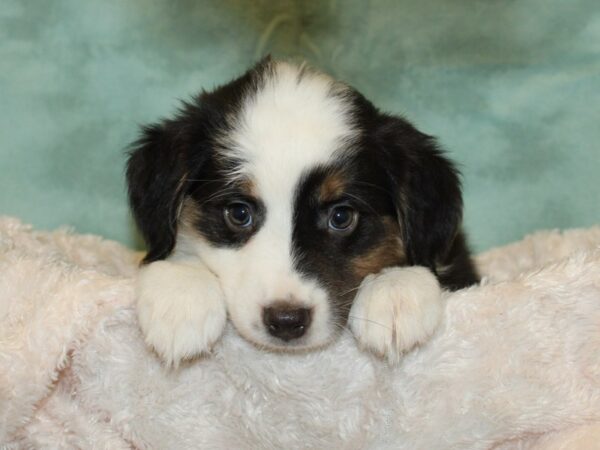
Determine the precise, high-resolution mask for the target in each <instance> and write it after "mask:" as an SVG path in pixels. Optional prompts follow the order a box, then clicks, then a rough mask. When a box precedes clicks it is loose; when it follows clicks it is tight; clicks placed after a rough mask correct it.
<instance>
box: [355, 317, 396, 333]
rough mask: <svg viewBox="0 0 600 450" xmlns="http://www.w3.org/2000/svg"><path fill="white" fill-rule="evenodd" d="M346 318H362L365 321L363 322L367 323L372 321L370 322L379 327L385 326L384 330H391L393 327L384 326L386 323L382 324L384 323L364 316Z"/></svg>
mask: <svg viewBox="0 0 600 450" xmlns="http://www.w3.org/2000/svg"><path fill="white" fill-rule="evenodd" d="M348 318H350V319H354V320H363V321H365V322H369V323H372V324H374V325H379V326H380V327H383V328H385V329H386V330H392V331H393V330H394V329H393V328H391V327H388V326H386V325H384V324H382V323H379V322H377V321H375V320H371V319H365V318H364V317H357V316H348Z"/></svg>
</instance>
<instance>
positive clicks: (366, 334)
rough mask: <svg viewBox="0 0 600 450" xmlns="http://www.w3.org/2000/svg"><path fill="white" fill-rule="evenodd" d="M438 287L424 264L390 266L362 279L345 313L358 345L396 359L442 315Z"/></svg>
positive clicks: (432, 328) (425, 335) (422, 339)
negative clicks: (347, 315) (348, 312)
mask: <svg viewBox="0 0 600 450" xmlns="http://www.w3.org/2000/svg"><path fill="white" fill-rule="evenodd" d="M441 294H442V292H441V288H440V285H439V283H438V280H437V278H436V277H435V276H434V275H433V273H431V271H429V270H428V269H426V268H425V267H418V266H413V267H392V268H388V269H384V270H382V271H381V272H379V273H378V274H374V275H369V276H367V277H365V279H364V280H363V282H362V284H361V286H360V289H359V291H358V294H357V295H356V298H355V299H354V303H353V305H352V308H351V310H350V315H349V317H348V325H349V327H350V329H351V330H352V332H353V333H354V336H355V337H356V339H357V340H358V343H359V345H360V346H361V347H364V348H366V349H368V350H371V351H373V352H375V353H377V354H379V355H381V356H384V357H385V358H387V359H388V361H390V362H392V363H393V362H398V361H399V360H400V357H401V356H402V353H404V352H405V351H407V350H410V349H411V348H412V347H414V346H415V345H417V344H420V343H423V342H425V341H426V340H427V339H428V338H429V337H430V336H431V335H432V334H433V332H434V331H435V328H436V327H437V325H438V324H439V322H440V320H441V316H442V301H441Z"/></svg>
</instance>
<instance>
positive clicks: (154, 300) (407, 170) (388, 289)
mask: <svg viewBox="0 0 600 450" xmlns="http://www.w3.org/2000/svg"><path fill="white" fill-rule="evenodd" d="M127 181H128V184H129V197H130V203H131V207H132V210H133V215H134V216H135V219H136V221H137V224H138V226H139V228H140V230H141V232H142V234H143V236H144V238H145V240H146V243H147V246H148V253H147V255H146V258H145V261H144V262H145V264H144V265H143V267H142V268H141V270H140V273H139V277H138V284H137V296H138V304H137V308H138V316H139V323H140V326H141V328H142V331H143V333H144V335H145V338H146V341H147V343H148V344H149V345H150V346H152V347H153V348H154V349H155V350H156V351H157V352H158V354H159V355H160V356H161V357H162V358H163V359H164V360H165V361H166V362H167V363H168V364H173V365H177V364H178V363H179V362H180V361H181V360H183V359H186V358H190V357H193V356H195V355H198V354H202V353H204V352H208V351H210V349H211V347H212V345H213V344H214V343H215V341H217V340H218V339H219V336H220V335H221V334H222V332H223V329H224V327H225V322H226V318H227V316H229V318H230V320H231V322H232V323H233V325H234V326H235V328H236V329H237V331H238V332H239V333H240V334H241V335H242V336H243V337H245V338H246V339H247V340H249V341H251V342H253V343H255V344H257V345H258V346H261V347H264V348H269V349H275V350H277V349H279V350H301V349H311V348H316V347H321V346H323V345H325V344H327V343H328V342H330V341H332V339H334V338H335V336H336V335H337V334H338V333H339V332H340V330H342V329H343V328H344V327H346V326H348V327H349V328H350V330H351V331H352V332H353V334H354V336H355V337H356V339H357V341H358V343H359V345H361V346H362V347H364V348H367V349H369V350H371V351H373V352H375V353H377V354H380V355H382V356H384V357H386V358H387V359H388V360H390V361H396V360H398V358H399V357H400V355H401V354H402V353H403V352H404V351H406V350H408V349H410V348H411V347H413V346H414V345H416V344H419V343H422V342H424V341H425V340H426V339H427V338H428V337H429V336H430V335H431V334H432V333H433V331H434V329H435V327H436V325H437V324H438V323H439V321H440V317H441V311H442V304H441V289H440V285H441V287H443V288H446V289H451V290H453V289H460V288H462V287H465V286H469V285H471V284H473V283H476V282H477V281H478V278H477V274H476V272H475V269H474V266H473V263H472V261H471V259H470V256H469V252H468V249H467V246H466V244H465V238H464V236H463V233H462V231H461V218H462V200H461V190H460V184H459V179H458V176H457V171H456V169H455V168H454V166H453V165H452V164H451V163H450V162H449V161H448V160H447V159H446V158H445V157H444V156H443V154H442V153H441V151H440V150H439V148H438V147H437V145H436V143H435V141H434V139H433V138H432V137H431V136H428V135H426V134H423V133H421V132H420V131H418V130H417V129H416V128H415V127H413V126H412V125H411V124H410V123H409V122H407V121H406V120H404V119H402V118H400V117H396V116H391V115H388V114H385V113H382V112H380V111H379V110H378V109H377V108H375V107H374V106H373V105H372V104H371V103H370V102H369V101H368V100H367V99H365V98H364V97H363V96H362V95H361V94H360V93H358V92H357V91H355V90H354V89H352V88H351V87H349V86H347V85H345V84H343V83H340V82H337V81H335V80H333V79H331V78H330V77H328V76H327V75H324V74H321V73H317V72H315V71H313V70H310V69H308V68H306V67H305V66H297V65H294V64H290V63H286V62H279V61H273V60H271V59H265V60H263V61H262V62H260V63H259V64H258V65H256V66H255V67H253V68H252V69H250V70H249V71H248V72H247V73H245V74H244V75H242V76H241V77H240V78H238V79H236V80H234V81H232V82H230V83H228V84H226V85H224V86H221V87H219V88H217V89H215V90H214V91H212V92H203V93H201V94H200V95H198V96H197V97H196V98H194V99H193V101H191V102H190V103H185V104H184V105H183V107H182V109H181V110H180V112H179V113H178V114H177V115H176V116H175V117H173V118H171V119H168V120H164V121H162V122H160V123H157V124H154V125H151V126H148V127H146V128H145V129H144V132H143V135H142V137H141V139H140V140H139V141H138V142H137V143H136V144H135V145H134V148H133V150H132V152H131V155H130V158H129V162H128V167H127Z"/></svg>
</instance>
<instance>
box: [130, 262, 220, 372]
mask: <svg viewBox="0 0 600 450" xmlns="http://www.w3.org/2000/svg"><path fill="white" fill-rule="evenodd" d="M137 313H138V320H139V323H140V327H141V329H142V332H143V334H144V336H145V339H146V343H147V344H148V345H150V346H151V347H153V348H154V349H155V350H156V352H157V353H158V354H159V356H160V357H161V358H162V359H163V360H164V361H165V362H166V363H167V364H168V365H172V366H177V365H178V364H179V362H180V361H182V360H184V359H188V358H191V357H194V356H197V355H200V354H202V353H207V352H210V350H211V348H212V346H213V344H214V343H215V342H216V341H217V340H218V339H219V337H220V336H221V334H222V333H223V330H224V328H225V321H226V317H227V314H226V310H225V301H224V296H223V293H222V291H221V287H220V286H219V283H218V280H217V278H216V277H215V276H214V275H213V274H212V273H211V272H209V271H208V269H207V268H206V267H204V266H203V265H201V264H189V263H184V262H171V261H156V262H153V263H150V264H148V265H147V266H144V267H142V268H141V269H140V272H139V275H138V279H137Z"/></svg>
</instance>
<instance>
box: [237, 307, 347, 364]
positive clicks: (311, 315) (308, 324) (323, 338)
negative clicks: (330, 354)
mask: <svg viewBox="0 0 600 450" xmlns="http://www.w3.org/2000/svg"><path fill="white" fill-rule="evenodd" d="M318 319H319V317H318V316H316V314H315V311H314V309H312V308H304V307H302V306H297V305H294V306H289V305H285V304H274V305H270V306H269V307H264V308H262V317H261V320H256V321H254V322H252V323H251V325H250V326H249V327H247V326H244V324H243V323H240V324H238V323H236V320H235V318H231V322H232V324H233V325H234V327H235V328H236V330H237V331H238V333H239V334H240V335H241V336H242V337H243V338H244V339H246V340H247V341H248V342H250V343H252V344H254V345H255V346H257V347H258V348H260V349H264V350H269V351H274V352H284V353H302V352H308V351H312V350H316V349H319V348H323V347H326V346H327V345H329V344H330V343H331V342H332V341H333V340H334V338H335V333H334V327H327V330H326V331H325V332H323V330H319V329H318V328H321V327H320V326H319V323H318V322H319V320H318Z"/></svg>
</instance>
